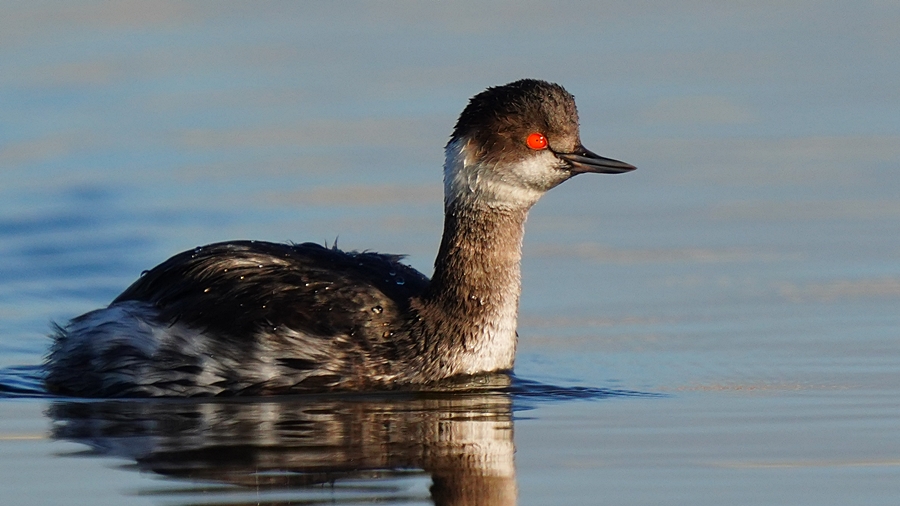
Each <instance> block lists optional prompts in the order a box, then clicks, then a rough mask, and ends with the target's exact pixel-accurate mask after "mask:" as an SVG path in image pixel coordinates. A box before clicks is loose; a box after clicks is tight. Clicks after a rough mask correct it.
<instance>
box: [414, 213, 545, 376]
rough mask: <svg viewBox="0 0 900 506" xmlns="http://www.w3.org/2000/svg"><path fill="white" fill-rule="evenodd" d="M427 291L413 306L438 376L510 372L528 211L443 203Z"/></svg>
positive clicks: (514, 348) (514, 350)
mask: <svg viewBox="0 0 900 506" xmlns="http://www.w3.org/2000/svg"><path fill="white" fill-rule="evenodd" d="M445 210H446V215H445V221H444V235H443V238H442V240H441V246H440V250H439V251H438V255H437V259H436V260H435V270H434V275H433V277H432V279H431V284H430V286H429V288H428V291H427V292H426V293H425V295H424V296H423V297H422V299H421V300H420V301H418V304H417V305H419V306H420V307H419V308H418V314H419V317H420V323H421V324H422V325H423V327H424V328H423V334H424V336H423V337H425V339H427V340H428V341H429V343H428V345H427V346H426V350H428V352H430V353H429V354H433V355H434V356H433V357H432V358H431V360H433V361H434V363H435V365H436V366H437V367H440V368H441V369H442V371H441V373H442V375H457V374H477V373H482V372H490V371H500V370H511V369H512V366H513V360H514V358H515V352H516V318H517V314H518V306H519V293H520V289H521V277H520V266H519V264H520V260H521V257H522V236H523V233H524V226H525V218H526V215H527V208H525V209H509V208H494V207H490V206H487V205H480V204H479V203H478V202H477V201H475V202H472V201H466V200H465V199H460V200H458V201H450V202H448V203H447V205H446V208H445Z"/></svg>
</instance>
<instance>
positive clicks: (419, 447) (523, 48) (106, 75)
mask: <svg viewBox="0 0 900 506" xmlns="http://www.w3.org/2000/svg"><path fill="white" fill-rule="evenodd" d="M898 25H900V8H898V7H897V6H895V5H894V4H892V3H889V2H887V3H886V2H869V3H862V4H861V3H859V2H840V1H839V2H806V1H799V2H790V3H787V4H786V3H783V2H782V3H779V2H762V3H754V4H752V5H747V6H740V7H737V6H732V5H724V4H720V3H707V2H682V3H679V4H677V5H675V4H673V5H672V6H659V5H656V4H641V3H635V2H630V3H617V2H584V3H578V2H571V3H568V2H567V3H564V4H554V5H553V6H549V5H548V4H546V3H532V2H489V3H484V2H478V3H465V2H462V3H453V4H441V5H440V6H435V5H429V4H419V3H415V2H409V3H405V2H380V3H377V4H369V3H362V2H361V3H351V4H345V5H343V6H342V7H341V8H337V7H335V6H334V5H333V4H331V3H324V2H323V3H314V2H303V3H297V4H293V3H266V4H259V3H254V4H246V5H245V4H242V3H229V2H213V3H204V2H198V3H190V4H184V3H180V2H154V3H144V2H116V3H111V4H110V3H106V2H91V1H85V2H79V3H76V4H65V5H60V4H56V3H44V2H27V3H10V4H4V5H3V6H0V116H2V117H3V118H4V121H2V122H0V173H2V176H3V177H2V179H0V265H2V266H3V267H2V268H0V369H2V371H3V372H2V374H0V383H2V384H3V385H4V386H6V387H7V390H10V389H13V390H15V389H19V390H24V391H25V392H26V393H28V392H31V393H32V394H33V393H34V388H35V385H36V384H37V383H38V379H37V378H36V377H35V373H34V370H33V369H32V368H29V367H31V366H34V365H36V364H39V363H40V361H41V357H42V355H43V353H44V351H45V350H46V347H47V345H48V340H47V338H46V337H45V335H46V334H47V333H48V331H49V328H50V327H49V322H50V321H51V320H55V321H65V320H66V319H67V318H71V317H73V316H75V315H78V314H80V313H82V312H85V311H88V310H91V309H94V308H96V307H99V306H102V305H104V304H106V303H108V302H109V301H110V300H111V299H112V298H114V297H115V296H116V295H117V294H118V293H119V292H120V291H121V290H122V289H123V288H124V287H126V286H127V285H128V284H129V283H130V282H131V281H132V280H133V279H134V278H135V277H136V276H138V275H139V274H140V272H141V271H142V270H143V269H146V268H149V267H150V266H152V265H155V264H156V263H158V262H160V261H162V260H164V259H165V258H167V257H168V256H170V255H171V254H174V253H176V252H179V251H182V250H186V249H190V248H193V247H195V246H197V245H200V244H204V243H208V242H213V241H221V240H227V239H245V238H246V239H260V240H273V241H288V240H294V241H301V242H302V241H309V240H313V241H319V242H325V241H328V242H329V244H330V243H331V242H332V241H334V240H337V241H338V244H339V245H340V246H341V247H343V248H347V249H371V250H376V251H384V252H392V253H405V254H407V255H409V256H408V261H409V262H410V264H412V265H413V266H414V267H416V268H418V269H420V270H421V271H423V272H426V273H430V271H431V261H432V259H433V255H434V252H435V251H436V249H437V245H438V241H439V235H438V234H439V232H440V229H441V181H440V177H441V171H440V167H441V164H442V149H441V148H442V147H443V145H444V143H445V142H446V139H447V137H448V136H449V133H450V130H451V128H452V125H453V122H454V121H455V117H456V115H457V114H458V113H459V111H460V110H461V109H462V107H463V106H464V105H465V103H466V100H467V99H468V98H469V97H470V96H471V95H473V94H474V93H476V92H478V91H480V90H481V89H483V88H484V87H486V86H489V85H496V84H502V83H505V82H508V81H511V80H514V79H518V78H522V77H537V78H543V79H548V80H552V81H556V82H560V83H562V84H563V85H565V86H566V87H567V88H568V89H569V91H571V92H572V93H573V94H574V95H575V96H576V98H577V100H578V104H579V111H580V114H581V122H582V138H583V141H584V144H585V145H586V146H588V147H589V148H590V149H592V150H594V151H597V152H599V153H601V154H603V155H606V156H610V157H613V158H616V159H621V160H625V161H628V162H630V163H633V164H635V165H637V166H638V167H639V170H638V171H635V172H633V173H629V174H626V175H622V176H616V177H611V176H593V177H592V176H579V178H577V179H576V180H574V181H572V182H569V183H567V184H565V185H563V186H561V187H560V188H558V189H556V190H554V191H553V192H551V193H550V194H548V195H547V196H546V197H545V198H544V199H543V200H542V201H541V202H540V203H539V204H538V205H537V206H535V208H534V210H533V212H532V214H531V216H530V218H529V222H528V226H527V233H526V239H525V251H524V262H523V283H524V292H523V295H522V300H521V311H520V312H521V318H520V326H519V335H520V346H519V355H518V360H517V365H516V373H517V376H518V378H520V379H521V380H522V381H526V382H537V383H526V385H528V387H527V388H525V390H524V393H523V391H508V390H506V391H491V392H480V393H466V394H463V393H459V394H457V395H443V396H427V395H425V396H417V395H407V396H396V397H395V396H388V397H372V398H367V397H363V398H355V397H354V398H350V399H347V398H338V399H333V398H316V399H279V400H271V399H267V400H255V401H249V402H246V401H245V402H199V401H196V402H195V401H191V402H168V403H167V402H162V403H154V402H151V403H146V402H93V401H77V400H72V399H56V398H45V397H44V398H42V397H37V396H34V395H31V396H26V397H21V396H19V397H15V398H13V397H14V395H13V394H15V392H9V391H8V392H6V394H5V395H6V398H4V399H0V448H2V450H0V476H3V478H0V494H2V496H3V497H4V498H6V499H5V500H6V501H9V502H10V504H59V503H70V502H76V503H90V504H244V503H289V502H293V503H316V502H343V503H347V504H356V503H365V502H369V501H372V500H383V501H384V502H387V503H395V504H400V503H403V504H410V503H412V504H420V503H421V504H429V503H432V502H438V503H445V504H511V503H513V502H518V503H519V504H579V503H581V504H597V503H608V504H648V503H658V504H695V505H696V504H722V503H731V504H816V505H821V504H848V503H853V504H867V505H877V504H895V503H896V497H898V495H900V486H898V485H897V484H898V483H900V428H898V427H900V402H898V399H900V387H898V385H900V342H898V329H900V316H898V313H900V312H898V307H900V234H898V233H897V231H898V223H900V199H898V195H900V171H898V169H900V93H898V87H897V86H896V83H897V82H900V57H898V55H900V51H897V48H898V47H900V40H898V34H897V30H896V27H897V26H898ZM17 367H25V368H24V369H22V368H17ZM536 385H553V386H555V387H557V388H555V389H554V390H553V391H552V392H550V393H547V392H546V391H545V390H541V388H542V387H539V386H536ZM535 389H536V390H535ZM585 391H587V392H593V393H594V394H596V395H593V394H592V395H568V394H564V395H560V392H563V393H572V392H575V393H578V392H585ZM20 393H21V392H20ZM633 393H638V394H641V395H633Z"/></svg>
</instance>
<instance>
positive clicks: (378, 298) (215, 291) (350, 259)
mask: <svg viewBox="0 0 900 506" xmlns="http://www.w3.org/2000/svg"><path fill="white" fill-rule="evenodd" d="M401 258H402V257H401V256H396V255H384V254H378V253H368V252H362V253H359V252H344V251H340V250H338V249H336V248H325V247H323V246H320V245H318V244H312V243H305V244H298V245H293V244H275V243H268V242H257V241H237V242H225V243H217V244H211V245H208V246H203V247H199V248H196V249H194V250H191V251H186V252H184V253H180V254H178V255H175V256H173V257H172V258H170V259H168V260H166V261H165V262H163V263H162V264H160V265H159V266H157V267H155V268H153V269H152V270H150V271H147V272H145V273H144V274H143V275H142V276H141V278H140V279H138V280H137V281H136V282H135V283H134V284H132V285H131V286H130V287H128V288H127V289H126V290H125V291H124V292H123V293H122V294H121V295H119V296H118V297H117V298H116V300H115V301H113V303H116V302H122V301H130V300H135V301H143V302H149V303H151V304H153V305H154V306H155V307H156V308H157V309H158V310H159V311H160V317H161V318H162V319H163V320H164V321H169V322H170V323H175V322H181V323H184V324H187V325H189V326H191V327H194V328H198V329H202V330H206V331H210V332H212V333H216V334H220V335H225V336H230V337H234V338H237V339H241V338H245V337H246V336H250V335H251V334H253V333H254V332H256V331H258V330H260V329H264V328H266V327H270V328H271V329H273V330H277V329H278V328H280V327H287V328H290V329H292V330H295V331H300V332H304V333H308V334H312V335H319V336H333V335H359V334H371V333H372V332H374V331H376V330H378V335H379V336H380V335H381V330H379V329H380V328H387V329H388V330H390V328H393V327H394V326H395V325H397V324H398V319H400V318H402V315H404V314H405V313H406V311H407V310H408V309H409V300H410V298H412V297H415V296H417V295H420V294H421V293H422V292H423V291H424V290H425V289H426V287H427V286H428V282H429V281H428V278H427V277H425V276H424V275H422V274H421V273H420V272H418V271H416V270H415V269H413V268H411V267H409V266H407V265H404V264H402V263H401V262H400V260H401Z"/></svg>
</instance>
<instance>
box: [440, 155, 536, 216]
mask: <svg viewBox="0 0 900 506" xmlns="http://www.w3.org/2000/svg"><path fill="white" fill-rule="evenodd" d="M472 144H473V143H472V142H470V141H469V140H468V139H466V138H461V139H456V140H454V141H452V142H450V143H449V144H448V145H447V148H446V150H445V161H444V210H445V211H446V210H447V209H449V207H450V204H451V203H452V202H454V201H460V200H461V201H464V202H469V203H471V204H481V205H485V206H487V207H490V208H494V209H528V208H530V207H531V206H532V205H534V203H535V202H537V201H538V199H539V198H541V196H542V195H543V194H544V190H541V189H537V188H535V187H533V186H532V185H531V184H529V183H530V181H532V180H538V179H541V178H542V177H543V175H544V174H545V173H546V171H547V168H548V165H549V164H550V163H552V161H551V160H552V155H551V154H550V153H549V152H547V153H546V155H547V157H544V156H541V157H531V158H529V159H527V160H525V161H522V162H519V163H517V164H516V166H515V167H508V168H507V170H501V169H503V168H502V167H496V166H492V165H490V164H486V163H483V162H479V161H477V160H476V157H475V156H474V155H475V154H474V152H473V151H474V149H473V148H472ZM548 157H549V158H548Z"/></svg>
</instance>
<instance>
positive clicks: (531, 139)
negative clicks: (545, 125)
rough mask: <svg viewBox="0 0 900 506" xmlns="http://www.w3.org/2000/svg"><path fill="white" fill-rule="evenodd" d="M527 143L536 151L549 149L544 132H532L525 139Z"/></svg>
mask: <svg viewBox="0 0 900 506" xmlns="http://www.w3.org/2000/svg"><path fill="white" fill-rule="evenodd" d="M525 144H527V145H528V147H529V148H531V149H533V150H535V151H539V150H541V149H547V138H546V137H544V134H542V133H540V132H535V133H533V134H530V135H529V136H528V138H526V139H525Z"/></svg>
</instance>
